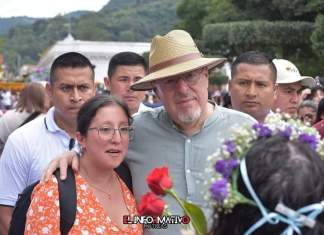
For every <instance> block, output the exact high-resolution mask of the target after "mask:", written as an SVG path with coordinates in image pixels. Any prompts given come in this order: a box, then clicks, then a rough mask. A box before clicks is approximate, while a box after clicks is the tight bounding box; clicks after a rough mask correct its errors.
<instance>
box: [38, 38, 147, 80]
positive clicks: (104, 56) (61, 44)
mask: <svg viewBox="0 0 324 235" xmlns="http://www.w3.org/2000/svg"><path fill="white" fill-rule="evenodd" d="M149 50H150V43H146V42H99V41H81V40H75V39H74V38H73V36H72V35H71V34H69V35H68V36H67V37H66V38H65V39H64V40H62V41H58V42H57V43H56V44H55V45H54V46H52V47H51V48H50V49H49V50H48V51H47V52H46V53H45V54H44V55H43V56H42V57H41V59H40V61H39V62H38V65H37V66H38V67H43V68H47V69H49V68H50V67H51V65H52V63H53V61H54V59H55V58H56V57H58V56H59V55H61V54H63V53H66V52H69V51H75V52H79V53H82V54H83V55H85V56H86V57H87V58H88V59H89V60H90V61H91V63H92V64H93V65H95V66H96V68H95V80H96V81H103V79H104V77H106V76H107V70H108V63H109V61H110V58H111V57H112V56H114V55H115V54H116V53H119V52H123V51H132V52H135V53H138V54H140V55H141V54H143V53H144V52H148V51H149Z"/></svg>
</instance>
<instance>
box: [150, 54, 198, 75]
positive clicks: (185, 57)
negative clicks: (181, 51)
mask: <svg viewBox="0 0 324 235" xmlns="http://www.w3.org/2000/svg"><path fill="white" fill-rule="evenodd" d="M198 58H201V55H200V53H190V54H187V55H183V56H179V57H176V58H173V59H171V60H167V61H164V62H162V63H159V64H156V65H153V66H152V67H150V73H153V72H156V71H158V70H161V69H164V68H167V67H169V66H172V65H176V64H180V63H183V62H187V61H189V60H193V59H198Z"/></svg>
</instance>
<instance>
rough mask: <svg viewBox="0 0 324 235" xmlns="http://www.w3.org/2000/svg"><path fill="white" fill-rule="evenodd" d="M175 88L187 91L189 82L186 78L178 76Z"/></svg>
mask: <svg viewBox="0 0 324 235" xmlns="http://www.w3.org/2000/svg"><path fill="white" fill-rule="evenodd" d="M175 88H176V90H178V91H181V92H187V91H188V88H189V86H188V84H187V83H186V82H185V80H184V79H183V78H182V77H181V78H178V79H177V80H176V81H175Z"/></svg>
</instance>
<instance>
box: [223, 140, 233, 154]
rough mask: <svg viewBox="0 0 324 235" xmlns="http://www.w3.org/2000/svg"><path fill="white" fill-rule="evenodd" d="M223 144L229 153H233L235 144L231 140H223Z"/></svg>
mask: <svg viewBox="0 0 324 235" xmlns="http://www.w3.org/2000/svg"><path fill="white" fill-rule="evenodd" d="M224 144H225V145H226V150H227V151H228V152H229V153H230V154H234V153H235V144H234V142H233V141H231V140H226V141H225V142H224Z"/></svg>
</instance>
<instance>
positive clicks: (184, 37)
mask: <svg viewBox="0 0 324 235" xmlns="http://www.w3.org/2000/svg"><path fill="white" fill-rule="evenodd" d="M224 61H225V59H224V58H205V57H203V56H202V54H201V53H200V51H199V50H198V48H197V46H196V45H195V42H194V40H193V39H192V38H191V36H190V34H188V33H187V32H185V31H183V30H173V31H171V32H169V33H168V34H166V35H164V36H160V35H158V36H155V37H154V38H153V41H152V44H151V50H150V57H149V74H148V75H147V76H145V77H143V78H142V79H140V80H139V81H138V82H136V83H134V84H133V86H132V89H134V90H149V89H153V90H154V92H155V93H156V94H157V96H158V97H159V98H160V99H161V101H162V103H163V105H164V109H159V110H154V111H150V112H143V113H140V114H138V115H135V117H134V127H135V133H134V138H133V140H132V141H131V142H130V145H129V151H128V154H127V156H126V161H127V163H128V165H129V168H130V170H131V175H132V179H133V191H134V194H135V198H136V200H137V202H139V200H140V198H141V196H142V195H143V194H144V193H145V192H147V191H149V189H148V187H147V185H146V183H145V182H146V180H145V179H146V176H147V175H148V173H149V172H150V171H151V170H152V169H153V168H155V167H160V166H168V168H169V171H170V174H171V175H172V178H173V185H174V188H175V189H176V191H177V192H178V194H179V196H180V197H182V198H183V199H185V200H189V201H192V202H193V203H196V204H198V205H199V206H201V207H202V209H203V210H204V212H205V214H206V218H208V219H209V222H210V224H209V225H211V223H212V219H213V217H212V214H213V208H212V207H211V205H210V204H209V203H208V202H207V201H205V199H204V194H203V192H204V184H203V182H204V179H206V178H207V177H209V176H208V175H207V173H206V172H205V170H204V169H205V168H206V166H207V157H208V156H209V155H210V154H212V153H213V152H215V151H216V150H218V149H219V148H220V146H221V139H223V138H226V137H228V136H230V134H231V127H232V126H233V125H234V124H238V125H252V124H254V123H255V122H256V121H255V120H254V119H253V118H252V117H250V116H249V115H247V114H244V113H241V112H237V111H235V110H230V109H226V108H223V107H220V106H217V105H216V104H215V103H212V102H208V90H207V88H208V71H209V70H210V69H212V68H215V67H216V66H219V65H221V64H222V63H223V62H224ZM66 155H67V154H66ZM66 155H65V156H63V157H61V158H60V159H59V160H56V161H52V163H51V165H50V167H49V168H48V170H47V171H46V175H45V176H44V177H43V178H47V179H48V178H49V177H50V176H51V174H52V172H53V171H54V170H55V169H56V168H57V167H59V166H61V171H62V170H63V171H64V169H66V166H67V164H68V163H69V164H71V162H72V159H73V165H74V168H75V169H78V168H77V167H78V164H77V157H74V158H73V157H72V156H71V155H75V154H71V153H69V154H68V155H69V156H68V157H67V156H66ZM62 174H63V175H62V178H65V175H66V172H62ZM166 201H167V203H168V205H169V208H170V211H171V212H172V213H174V214H179V215H181V214H183V211H182V209H181V208H180V207H179V205H178V204H177V203H176V202H175V201H174V200H172V199H171V198H169V197H166ZM145 233H146V234H180V226H177V225H169V226H168V229H165V230H164V229H151V230H146V231H145Z"/></svg>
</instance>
